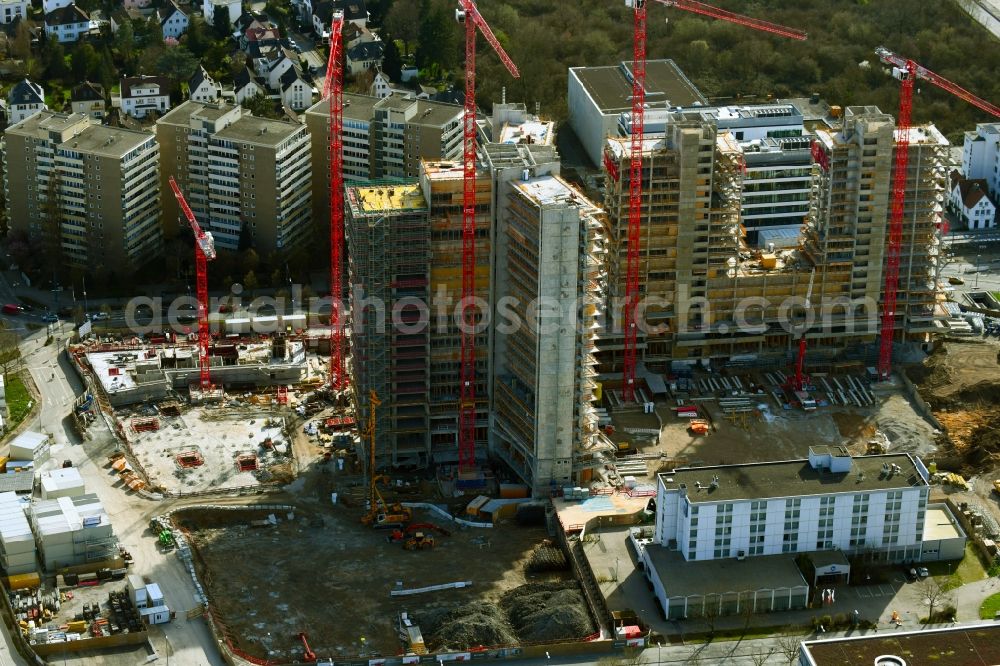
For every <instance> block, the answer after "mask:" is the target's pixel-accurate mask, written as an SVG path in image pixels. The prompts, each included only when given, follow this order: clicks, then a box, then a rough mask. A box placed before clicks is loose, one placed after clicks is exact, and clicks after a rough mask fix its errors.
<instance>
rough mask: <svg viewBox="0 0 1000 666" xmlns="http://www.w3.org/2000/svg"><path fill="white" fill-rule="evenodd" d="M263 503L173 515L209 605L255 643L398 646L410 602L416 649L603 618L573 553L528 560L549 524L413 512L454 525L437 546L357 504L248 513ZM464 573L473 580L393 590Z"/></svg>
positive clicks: (575, 632)
mask: <svg viewBox="0 0 1000 666" xmlns="http://www.w3.org/2000/svg"><path fill="white" fill-rule="evenodd" d="M266 513H267V512H261V513H260V515H259V516H258V515H251V514H248V513H247V512H241V513H225V514H223V513H222V512H214V513H213V512H205V511H198V512H195V511H188V512H183V513H181V514H179V515H175V517H174V518H175V522H176V523H177V524H179V525H180V526H182V527H183V528H185V530H186V531H187V533H188V538H189V540H190V542H191V544H192V547H193V549H194V551H195V554H196V555H195V562H196V563H197V568H198V570H199V576H200V578H201V580H202V582H203V584H204V585H205V587H206V591H207V593H208V596H209V603H210V605H211V608H212V609H213V612H214V613H217V616H218V619H219V621H220V622H222V623H223V624H225V625H226V626H227V627H228V630H229V632H230V635H231V639H232V640H233V643H234V645H235V646H236V647H237V648H238V649H239V650H242V651H244V652H246V653H249V654H251V655H254V656H257V657H270V658H298V657H300V656H301V654H302V644H301V642H300V640H299V638H298V637H297V636H298V634H299V632H305V633H306V634H307V636H308V641H309V644H310V646H311V648H312V649H313V650H314V651H315V652H316V654H317V655H319V656H320V657H323V656H327V655H330V656H338V655H356V654H368V655H374V654H382V655H392V654H396V653H397V652H399V650H400V649H401V648H403V647H404V646H406V645H408V644H409V643H410V640H409V639H407V640H406V641H405V642H403V641H402V640H401V630H400V614H402V613H405V614H406V618H408V619H409V620H410V622H411V624H413V625H415V626H416V627H418V629H419V631H418V632H417V633H418V634H422V637H423V641H424V646H417V645H411V646H410V649H412V650H413V651H419V650H422V649H426V650H430V651H434V650H435V649H441V648H452V649H462V648H469V647H474V646H478V645H484V646H494V645H509V644H514V643H519V642H522V641H537V640H558V639H559V638H560V637H562V638H580V637H583V636H586V635H588V634H591V633H592V632H593V631H594V630H595V629H594V624H593V621H592V620H591V619H590V617H589V613H588V611H587V607H586V605H585V604H584V602H583V598H582V596H581V594H580V592H579V590H578V588H577V584H576V582H575V581H574V580H573V579H572V577H571V575H570V574H569V572H568V570H567V569H566V565H565V561H561V562H556V564H555V566H551V565H549V566H545V565H538V564H537V563H536V566H535V567H532V569H533V570H534V571H535V573H528V572H527V571H526V565H527V563H528V562H529V560H531V559H532V555H533V552H534V551H535V550H536V549H537V548H538V547H539V546H541V545H542V544H543V542H544V541H545V539H546V538H547V534H546V532H545V530H544V529H542V528H541V527H521V526H517V525H515V524H513V523H505V524H503V525H501V526H498V527H495V528H493V529H487V528H458V527H457V526H455V525H453V524H449V523H442V521H441V520H440V518H439V517H437V516H435V515H434V514H430V513H429V514H427V515H422V514H416V515H414V517H413V520H414V521H420V522H431V521H435V522H436V523H437V524H438V525H441V526H442V527H444V526H446V528H447V529H446V531H447V532H448V534H447V535H443V534H440V533H435V534H434V535H433V536H434V538H435V545H434V547H433V548H430V549H418V550H412V551H411V550H407V549H405V548H404V547H403V545H402V544H401V543H398V542H389V540H388V539H387V537H388V536H389V535H390V532H388V531H385V530H373V529H371V528H370V527H365V526H363V525H362V524H361V522H360V511H358V510H357V509H351V508H348V507H345V506H343V505H337V506H330V507H328V508H326V509H318V510H312V509H310V510H308V511H306V510H296V511H295V513H294V517H293V518H292V519H288V516H287V515H285V514H280V515H276V516H275V519H276V524H268V525H260V526H253V525H252V524H251V523H252V521H255V520H256V521H257V522H258V523H260V521H259V519H260V518H262V517H265V515H266ZM292 543H294V544H295V547H294V548H291V547H290V544H292ZM549 550H552V549H549ZM306 553H308V554H310V555H309V556H308V557H306V556H303V554H306ZM560 554H561V553H560ZM541 559H542V560H544V559H545V558H544V557H543V558H541ZM234 561H240V562H241V566H240V567H233V566H232V563H233V562H234ZM456 582H467V583H469V586H468V587H464V588H460V589H443V590H438V591H431V592H426V593H422V594H415V595H413V596H398V597H392V596H390V592H391V591H392V590H395V589H404V590H409V589H413V588H422V587H427V586H433V585H443V584H447V583H456ZM264 589H266V592H262V590H264ZM402 635H406V633H405V632H403V633H402ZM361 637H364V642H362V641H361Z"/></svg>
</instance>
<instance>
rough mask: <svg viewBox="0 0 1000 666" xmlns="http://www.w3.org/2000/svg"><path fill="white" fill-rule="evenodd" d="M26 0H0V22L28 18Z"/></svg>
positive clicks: (28, 4)
mask: <svg viewBox="0 0 1000 666" xmlns="http://www.w3.org/2000/svg"><path fill="white" fill-rule="evenodd" d="M30 5H31V3H30V2H28V0H0V23H13V22H14V19H18V18H28V7H29V6H30Z"/></svg>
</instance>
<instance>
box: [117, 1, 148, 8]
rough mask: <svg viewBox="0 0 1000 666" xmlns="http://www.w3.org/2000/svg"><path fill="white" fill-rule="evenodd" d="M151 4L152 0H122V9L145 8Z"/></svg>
mask: <svg viewBox="0 0 1000 666" xmlns="http://www.w3.org/2000/svg"><path fill="white" fill-rule="evenodd" d="M151 4H153V2H152V0H124V1H123V2H122V7H123V8H124V9H145V8H146V7H149V6H150V5H151Z"/></svg>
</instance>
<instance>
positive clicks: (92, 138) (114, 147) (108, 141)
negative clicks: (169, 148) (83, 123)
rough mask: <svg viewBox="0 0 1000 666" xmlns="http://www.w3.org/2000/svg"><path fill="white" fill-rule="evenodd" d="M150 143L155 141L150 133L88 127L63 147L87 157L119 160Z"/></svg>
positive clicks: (97, 126) (104, 127)
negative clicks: (96, 156) (93, 156)
mask: <svg viewBox="0 0 1000 666" xmlns="http://www.w3.org/2000/svg"><path fill="white" fill-rule="evenodd" d="M150 141H155V138H154V135H153V133H152V132H142V131H138V130H130V129H123V128H120V127H110V126H108V125H90V126H89V127H87V128H86V129H85V130H83V131H82V132H80V133H79V134H77V135H76V136H75V137H73V138H72V139H71V140H69V141H67V142H66V143H64V144H63V145H64V146H66V147H67V148H70V147H72V149H73V150H75V151H79V152H81V153H87V154H88V155H98V156H101V157H113V158H120V157H124V156H125V155H127V154H128V153H130V152H132V151H133V150H135V149H136V148H138V147H140V146H142V145H143V144H146V143H149V142H150Z"/></svg>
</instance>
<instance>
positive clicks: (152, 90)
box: [121, 76, 170, 118]
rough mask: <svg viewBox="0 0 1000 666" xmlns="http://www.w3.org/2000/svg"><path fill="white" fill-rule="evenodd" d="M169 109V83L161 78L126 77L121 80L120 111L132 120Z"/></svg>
mask: <svg viewBox="0 0 1000 666" xmlns="http://www.w3.org/2000/svg"><path fill="white" fill-rule="evenodd" d="M169 108H170V81H169V80H168V79H166V78H164V77H162V76H126V77H125V78H123V79H122V80H121V109H122V111H124V112H125V113H126V114H128V115H130V116H132V117H133V118H145V117H146V114H148V113H149V112H151V111H155V112H156V113H161V114H162V113H164V112H166V111H167V110H168V109H169Z"/></svg>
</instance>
